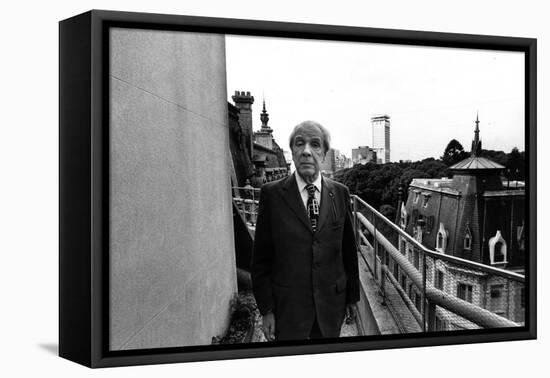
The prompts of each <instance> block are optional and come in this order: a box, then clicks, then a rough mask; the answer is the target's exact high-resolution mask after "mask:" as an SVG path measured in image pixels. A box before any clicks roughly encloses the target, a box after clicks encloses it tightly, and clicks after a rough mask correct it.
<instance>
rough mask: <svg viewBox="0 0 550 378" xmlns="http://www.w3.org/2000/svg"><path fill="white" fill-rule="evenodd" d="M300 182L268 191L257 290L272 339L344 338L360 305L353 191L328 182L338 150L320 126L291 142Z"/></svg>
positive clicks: (308, 126) (305, 128) (257, 244)
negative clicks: (331, 153)
mask: <svg viewBox="0 0 550 378" xmlns="http://www.w3.org/2000/svg"><path fill="white" fill-rule="evenodd" d="M290 148H291V150H292V159H293V161H294V165H295V167H296V171H295V173H294V174H293V175H291V176H289V177H287V178H285V179H282V180H279V181H276V182H273V183H268V184H265V185H264V186H263V187H262V190H261V196H260V207H259V212H258V220H257V224H256V233H255V240H254V252H253V259H252V286H253V292H254V296H255V298H256V302H257V304H258V308H259V310H260V313H261V314H262V316H263V329H264V333H265V335H266V337H267V339H268V340H273V339H276V340H288V339H308V338H321V337H338V336H339V335H340V328H341V326H342V322H343V320H344V317H345V315H346V313H347V314H348V315H350V316H352V317H354V316H355V313H356V307H355V303H356V302H357V301H358V300H359V274H358V268H357V248H356V244H355V238H354V233H353V228H352V221H351V212H350V196H349V191H348V189H347V187H346V186H344V185H342V184H340V183H337V182H335V181H332V180H330V179H327V178H325V177H321V174H320V165H321V163H322V162H323V161H324V159H325V157H326V153H327V151H328V150H329V148H330V136H329V134H328V132H327V130H326V129H325V128H324V127H323V126H321V125H320V124H318V123H316V122H313V121H305V122H302V123H300V124H299V125H297V126H296V127H295V128H294V131H293V132H292V134H291V136H290Z"/></svg>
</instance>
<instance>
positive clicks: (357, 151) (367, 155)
mask: <svg viewBox="0 0 550 378" xmlns="http://www.w3.org/2000/svg"><path fill="white" fill-rule="evenodd" d="M370 162H373V163H377V162H378V160H377V154H376V151H374V149H372V148H370V147H369V146H359V147H357V148H354V149H352V150H351V163H352V165H356V164H367V163H370Z"/></svg>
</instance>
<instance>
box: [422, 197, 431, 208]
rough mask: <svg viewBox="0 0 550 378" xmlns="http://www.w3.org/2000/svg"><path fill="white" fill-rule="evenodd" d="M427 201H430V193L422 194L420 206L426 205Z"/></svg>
mask: <svg viewBox="0 0 550 378" xmlns="http://www.w3.org/2000/svg"><path fill="white" fill-rule="evenodd" d="M429 201H430V195H429V194H424V196H423V201H422V206H423V207H428V202H429Z"/></svg>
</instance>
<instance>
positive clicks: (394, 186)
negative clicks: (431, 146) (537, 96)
mask: <svg viewBox="0 0 550 378" xmlns="http://www.w3.org/2000/svg"><path fill="white" fill-rule="evenodd" d="M469 155H470V154H469V153H468V152H465V151H464V148H463V147H462V145H461V144H460V142H458V141H457V140H455V139H453V140H451V141H450V142H449V143H448V144H447V147H446V148H445V150H444V152H443V155H442V156H441V158H440V159H434V158H427V159H424V160H421V161H416V162H399V163H387V164H376V163H372V162H371V163H367V164H365V165H360V164H357V165H355V166H354V167H352V168H348V169H343V170H341V171H338V172H336V173H335V175H334V178H335V179H336V180H337V181H339V182H341V183H343V184H345V185H347V186H348V188H349V190H350V192H351V193H353V194H357V195H358V196H359V197H360V198H361V199H363V200H365V201H366V202H368V203H369V204H371V205H372V206H374V207H375V208H376V209H379V210H380V211H381V212H382V213H383V214H384V215H386V216H387V217H388V218H389V219H391V220H394V219H395V212H396V211H397V210H396V208H395V207H396V206H397V202H398V197H399V187H400V186H401V187H402V199H403V201H406V197H407V188H408V186H409V185H410V183H411V181H412V180H413V179H415V178H441V177H451V175H452V172H451V170H450V169H449V167H450V166H451V165H453V164H456V163H458V162H459V161H461V160H463V159H466V158H468V157H469ZM481 156H483V157H486V158H488V159H491V160H493V161H494V162H496V163H499V164H501V165H503V166H504V167H505V170H504V172H503V175H504V176H506V177H509V178H510V179H511V180H525V169H526V168H525V152H520V151H519V150H518V149H517V148H515V147H514V148H513V149H512V151H511V152H510V153H508V154H507V153H505V152H503V151H493V150H482V152H481Z"/></svg>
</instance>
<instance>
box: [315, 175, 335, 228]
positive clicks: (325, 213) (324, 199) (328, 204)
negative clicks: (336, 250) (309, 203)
mask: <svg viewBox="0 0 550 378" xmlns="http://www.w3.org/2000/svg"><path fill="white" fill-rule="evenodd" d="M321 185H322V187H323V190H321V208H320V209H319V227H317V231H316V232H319V231H321V229H322V228H323V226H324V225H325V224H326V223H327V222H328V220H329V219H330V211H331V208H332V206H333V204H332V201H333V200H334V199H333V196H334V193H333V188H332V184H331V183H330V182H329V181H328V180H326V179H325V178H322V179H321Z"/></svg>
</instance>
